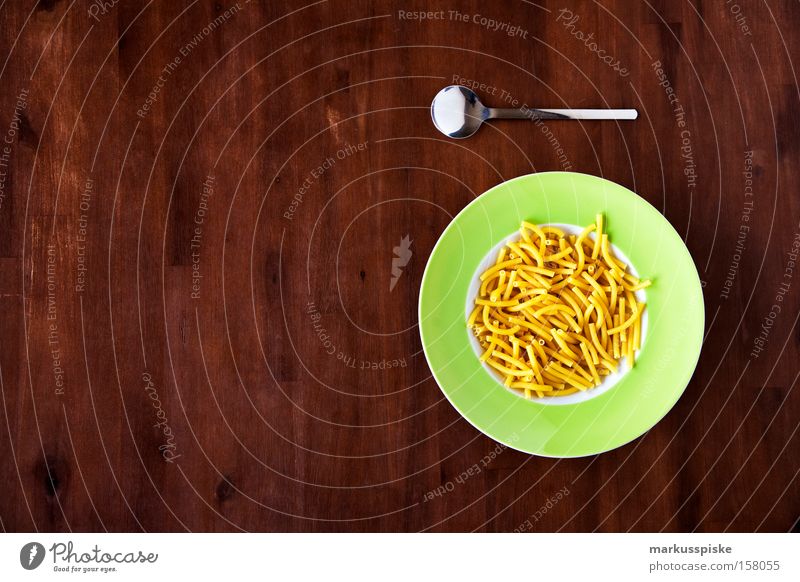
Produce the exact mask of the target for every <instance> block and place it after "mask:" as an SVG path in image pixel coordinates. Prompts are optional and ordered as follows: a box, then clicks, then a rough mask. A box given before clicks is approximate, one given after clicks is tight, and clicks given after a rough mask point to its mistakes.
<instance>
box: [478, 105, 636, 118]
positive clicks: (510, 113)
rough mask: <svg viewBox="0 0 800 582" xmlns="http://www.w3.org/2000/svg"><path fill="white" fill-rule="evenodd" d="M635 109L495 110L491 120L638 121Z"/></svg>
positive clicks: (491, 109) (492, 112)
mask: <svg viewBox="0 0 800 582" xmlns="http://www.w3.org/2000/svg"><path fill="white" fill-rule="evenodd" d="M638 116H639V112H638V111H636V110H635V109H495V108H489V119H530V120H535V119H636V118H637V117H638Z"/></svg>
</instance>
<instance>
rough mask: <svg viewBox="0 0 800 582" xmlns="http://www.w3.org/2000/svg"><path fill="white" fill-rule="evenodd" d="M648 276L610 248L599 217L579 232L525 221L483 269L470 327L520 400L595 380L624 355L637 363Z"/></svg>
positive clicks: (487, 357) (486, 358)
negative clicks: (641, 296)
mask: <svg viewBox="0 0 800 582" xmlns="http://www.w3.org/2000/svg"><path fill="white" fill-rule="evenodd" d="M650 284H651V282H650V281H649V280H640V279H639V278H638V277H636V276H635V275H633V274H632V273H629V272H628V265H626V264H625V263H624V261H622V260H620V259H619V258H618V257H616V256H614V251H613V249H612V247H611V241H610V240H609V237H608V233H607V232H605V224H604V220H603V216H602V215H597V217H596V219H595V222H594V223H593V224H590V225H589V226H587V227H586V228H584V229H583V230H582V231H581V233H580V234H579V235H577V236H575V235H567V234H566V233H564V232H563V231H562V230H561V229H559V228H557V227H555V226H550V225H542V226H539V225H536V224H533V223H530V222H523V223H522V225H521V227H520V239H519V240H516V241H512V242H509V243H507V244H506V245H505V246H504V247H503V248H502V249H501V250H500V252H499V253H498V255H497V258H496V260H495V261H494V264H493V265H492V266H491V267H489V268H488V269H487V270H486V271H485V272H484V273H482V274H481V276H480V288H479V291H478V296H477V297H475V307H474V309H473V310H472V311H471V312H470V315H469V317H468V319H467V327H468V328H470V331H471V333H472V334H474V335H475V337H476V338H477V339H478V342H479V344H480V345H481V348H482V349H483V354H482V355H481V357H480V360H481V361H482V362H485V363H486V364H487V365H489V366H490V367H491V368H492V369H493V370H495V371H496V372H497V373H499V374H500V376H501V378H502V381H503V384H504V385H505V386H507V387H509V388H511V389H512V390H516V391H518V392H519V393H520V394H521V395H523V396H525V397H526V398H534V397H537V398H541V397H553V396H566V395H568V394H575V393H577V392H583V391H586V390H590V389H592V388H595V387H597V386H599V385H600V384H601V383H602V382H603V380H604V378H605V377H606V376H608V375H609V374H610V373H612V372H615V371H616V370H617V369H618V365H619V362H620V361H621V360H622V359H623V358H625V359H626V360H627V363H628V365H629V366H634V365H635V359H636V355H637V352H638V351H639V350H640V348H641V345H640V344H641V339H642V314H643V313H644V309H645V303H643V302H640V301H638V299H637V297H636V295H635V293H636V291H638V290H640V289H644V288H646V287H648V286H649V285H650Z"/></svg>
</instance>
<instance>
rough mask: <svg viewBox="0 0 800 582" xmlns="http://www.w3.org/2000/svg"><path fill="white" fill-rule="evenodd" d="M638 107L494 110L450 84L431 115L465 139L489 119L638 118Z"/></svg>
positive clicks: (440, 125)
mask: <svg viewBox="0 0 800 582" xmlns="http://www.w3.org/2000/svg"><path fill="white" fill-rule="evenodd" d="M638 116H639V113H638V112H637V111H636V110H635V109H528V108H522V109H495V108H492V107H486V106H485V105H484V104H483V103H481V100H480V99H478V96H477V95H476V94H475V92H474V91H472V90H471V89H469V88H467V87H464V86H462V85H450V86H449V87H445V88H444V89H442V90H441V91H439V92H438V93H437V94H436V97H434V98H433V103H431V117H432V118H433V124H434V125H435V126H436V129H438V130H439V131H441V132H442V133H443V134H445V135H446V136H448V137H454V138H458V139H461V138H465V137H469V136H471V135H472V134H473V133H475V132H476V131H478V128H479V127H480V126H481V124H482V123H483V122H484V121H487V120H489V119H530V120H534V119H636V118H637V117H638Z"/></svg>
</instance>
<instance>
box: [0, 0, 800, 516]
mask: <svg viewBox="0 0 800 582" xmlns="http://www.w3.org/2000/svg"><path fill="white" fill-rule="evenodd" d="M112 4H113V6H111V5H112ZM102 6H103V3H100V2H89V1H86V0H79V1H77V2H74V3H73V2H66V1H58V0H49V1H39V2H34V1H31V0H24V1H23V0H20V1H14V2H5V3H2V4H0V30H2V34H0V61H1V62H2V63H3V64H2V65H0V79H1V80H2V86H3V91H2V92H1V93H0V139H2V140H4V141H3V143H2V144H0V147H3V148H5V149H0V155H2V160H1V161H2V165H0V171H2V176H0V177H2V182H1V183H0V184H1V185H0V187H1V188H2V190H0V194H1V195H2V198H1V200H2V204H0V304H2V308H1V309H0V346H1V348H0V388H2V391H1V394H0V395H1V396H2V408H3V413H2V415H1V416H0V484H1V485H2V491H3V493H4V494H3V495H2V496H0V523H1V524H2V527H3V529H4V530H5V531H34V530H36V531H105V530H108V531H184V530H191V531H238V530H247V531H418V530H432V531H471V530H479V531H512V530H533V531H555V530H561V531H595V530H598V531H628V530H633V531H658V530H666V531H693V530H697V531H723V530H726V531H788V530H791V529H792V528H795V529H796V528H797V525H796V523H797V519H798V515H799V514H800V497H799V496H798V495H797V486H798V471H800V455H799V454H798V450H800V447H799V446H798V445H800V437H798V434H797V432H798V431H797V429H798V421H797V419H798V417H799V416H800V397H798V393H797V390H798V373H799V372H800V367H798V356H800V333H798V325H797V323H798V321H797V320H798V313H799V312H800V310H799V309H798V308H799V307H800V272H798V269H797V266H796V263H795V262H793V261H795V260H796V257H795V258H792V257H794V255H793V254H792V248H793V247H792V245H793V243H794V244H797V243H796V242H795V241H800V238H798V237H800V198H799V197H798V196H797V192H796V189H797V184H798V183H800V169H798V168H799V166H798V164H797V163H796V161H797V159H798V153H800V152H799V151H798V144H800V130H799V129H798V127H800V114H798V111H800V107H799V105H800V103H799V101H800V85H798V79H797V67H796V62H795V61H796V57H797V55H799V54H800V33H798V28H799V26H798V25H800V5H798V4H797V3H796V2H789V1H784V2H755V1H748V0H738V4H736V7H737V8H736V9H734V8H733V7H732V5H731V4H730V3H720V2H666V1H663V2H662V1H658V2H654V1H652V0H650V1H649V2H641V3H639V2H622V1H611V2H603V3H592V2H576V3H571V2H564V3H550V2H536V3H534V2H522V1H508V2H492V3H485V2H484V3H479V2H474V1H468V0H451V1H449V2H438V1H432V2H421V1H420V2H396V1H377V2H367V1H363V0H362V1H357V2H351V1H347V2H345V1H344V0H323V1H319V2H310V1H309V2H299V1H298V2H269V1H263V2H259V1H256V0H251V1H249V2H247V1H246V0H239V2H238V3H235V2H232V1H231V0H219V1H218V2H209V1H206V0H197V1H181V2H167V1H166V0H156V1H154V2H137V1H133V0H121V1H119V2H107V3H105V7H102ZM420 10H426V11H434V12H435V14H433V15H432V18H430V19H424V20H420V19H418V18H415V17H414V15H409V14H410V13H412V12H414V11H420ZM451 11H454V12H455V11H457V12H458V14H454V12H451ZM437 15H438V16H437ZM439 16H440V17H439ZM576 16H577V17H578V18H577V19H575V17H576ZM490 21H491V22H490ZM512 27H517V28H515V29H513V28H512ZM512 30H513V33H512ZM589 35H592V36H591V37H589ZM600 51H603V52H600ZM603 59H605V60H603ZM606 61H611V63H612V64H611V65H609V64H608V63H607V62H606ZM654 63H656V64H655V65H654ZM658 63H660V66H659V65H658ZM614 65H617V66H616V67H615V66H614ZM615 68H616V69H617V70H615ZM622 69H624V70H625V71H624V72H625V74H622ZM660 70H661V71H663V74H661V73H660V72H659V71H660ZM454 81H456V82H461V83H468V82H474V83H477V84H478V85H480V84H484V87H483V88H482V89H481V90H480V91H481V94H482V95H483V97H484V99H485V101H486V102H487V104H490V105H497V106H501V105H503V104H504V103H506V101H507V99H506V97H508V99H510V100H514V99H516V100H518V101H519V102H520V103H526V104H528V105H537V106H542V107H547V106H549V107H636V108H638V109H639V110H640V112H641V116H640V118H639V120H637V121H636V122H634V123H624V124H616V123H591V122H589V123H585V124H582V123H551V124H550V125H545V126H541V127H540V126H534V125H532V124H527V123H522V122H505V123H496V124H492V125H489V126H486V127H484V128H482V129H481V131H480V132H479V133H478V134H477V135H476V136H475V137H474V138H472V139H470V140H468V141H463V142H453V141H448V140H445V139H443V138H442V137H441V136H440V135H439V134H437V133H436V132H435V130H434V128H433V126H432V124H431V123H430V118H429V115H428V110H427V108H428V105H429V103H430V100H431V98H432V96H433V95H434V94H435V93H436V91H438V90H439V88H441V87H442V86H444V85H446V84H450V83H452V82H454ZM669 91H672V93H670V92H669ZM565 168H566V169H569V170H571V171H578V172H587V173H590V174H597V175H602V176H604V177H606V178H608V179H611V180H614V181H617V182H619V183H621V184H623V185H625V186H628V187H629V188H631V189H633V190H635V191H636V192H637V193H638V194H639V195H640V196H642V197H643V198H645V199H647V200H648V201H649V202H651V203H652V204H653V205H655V206H656V207H657V208H658V209H659V210H660V211H661V212H662V213H663V214H664V215H665V216H666V217H667V218H668V219H669V221H670V222H671V223H672V224H673V225H674V226H675V228H676V229H677V231H678V232H679V233H680V234H681V236H682V237H683V238H684V239H685V241H686V244H687V246H688V248H689V250H690V251H691V253H692V256H693V257H694V260H695V262H696V264H697V267H698V270H699V272H700V274H701V278H702V279H703V283H704V292H705V303H706V313H707V321H706V330H707V336H706V340H705V343H704V349H703V354H702V357H701V360H700V363H699V365H698V367H697V371H696V373H695V376H694V378H693V380H692V382H691V384H690V385H689V387H688V389H687V390H686V393H685V395H684V396H683V397H682V398H681V400H680V401H679V402H678V404H677V406H676V407H675V408H674V409H673V410H672V411H671V412H670V413H669V414H668V415H667V416H666V417H665V418H664V419H663V420H662V421H661V422H660V423H659V424H658V425H657V426H656V427H655V428H653V429H652V430H651V431H650V432H649V433H648V434H646V435H645V436H643V437H642V438H640V439H638V440H636V441H634V442H633V443H630V444H629V445H627V446H624V447H622V448H620V449H618V450H615V451H612V452H609V453H607V454H603V455H600V456H597V457H592V458H584V459H574V460H557V459H545V458H536V457H530V456H527V455H524V454H522V453H519V452H516V451H513V450H504V449H502V448H500V449H498V448H496V447H497V445H496V444H495V443H494V442H493V441H491V440H490V439H488V438H486V437H484V436H483V435H481V434H479V433H478V432H476V431H475V430H474V429H473V428H472V427H471V426H470V425H469V424H468V423H467V422H466V421H464V420H463V419H461V418H460V416H459V415H458V414H457V412H456V411H455V410H454V409H453V408H452V407H451V406H450V405H449V404H448V402H447V401H446V400H445V399H444V398H443V396H442V394H441V392H440V391H439V389H438V387H437V386H436V383H435V382H434V380H433V379H432V377H431V374H430V370H429V369H428V367H427V365H426V362H425V358H424V356H423V354H422V352H421V345H420V341H419V336H418V330H417V326H416V322H417V315H416V314H417V299H418V292H419V285H420V279H421V276H422V272H423V269H424V266H425V262H426V260H427V257H428V255H429V253H430V251H431V249H432V248H433V246H434V244H435V243H436V240H437V238H438V236H439V235H440V234H441V232H442V231H443V230H444V228H445V227H446V225H447V224H448V222H449V221H450V220H451V218H452V217H453V216H454V215H455V214H457V213H458V212H459V210H461V209H462V208H463V207H464V206H465V205H466V204H467V203H469V202H470V201H471V200H472V199H473V198H474V197H476V196H478V195H480V193H481V192H483V191H485V190H486V189H488V188H490V187H491V186H493V185H495V184H497V183H499V182H501V181H502V180H505V179H508V178H511V177H514V176H518V175H521V174H526V173H530V172H538V171H545V170H558V169H565ZM748 180H750V181H751V184H748ZM748 188H750V189H748ZM406 236H407V237H409V239H410V240H411V241H412V242H411V247H410V248H411V252H412V256H411V258H410V260H409V261H408V263H407V265H405V266H404V267H402V269H401V271H400V273H399V275H397V273H396V272H395V276H397V279H396V282H395V283H394V286H393V287H392V276H393V273H392V267H393V257H394V256H395V255H394V252H393V249H394V247H396V246H398V245H400V241H401V240H402V239H403V237H406ZM795 250H796V247H795ZM782 284H783V286H781V285H782ZM773 305H776V306H778V308H779V310H780V311H779V312H776V310H775V309H774V308H773V307H772V306H773ZM771 311H773V312H775V313H774V314H773V316H770V312H771ZM759 338H761V339H759ZM755 348H759V349H761V351H760V352H757V353H755V355H754V350H755ZM487 455H488V456H489V458H490V461H489V462H487V463H482V460H483V459H485V458H486V457H487ZM476 464H477V466H478V468H479V471H477V472H475V471H473V474H472V475H469V476H468V478H463V474H464V473H465V472H468V471H469V470H470V468H472V467H474V466H476ZM437 491H439V492H441V491H444V493H442V494H436V493H435V492H437ZM559 492H560V493H559ZM550 498H556V501H555V502H552V501H548V500H549V499H550Z"/></svg>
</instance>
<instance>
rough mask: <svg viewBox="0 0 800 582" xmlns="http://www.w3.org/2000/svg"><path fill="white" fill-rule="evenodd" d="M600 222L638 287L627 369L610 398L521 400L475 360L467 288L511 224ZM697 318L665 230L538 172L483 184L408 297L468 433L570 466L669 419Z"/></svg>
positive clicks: (699, 302) (696, 341)
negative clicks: (638, 329) (642, 326)
mask: <svg viewBox="0 0 800 582" xmlns="http://www.w3.org/2000/svg"><path fill="white" fill-rule="evenodd" d="M598 213H603V214H604V215H605V221H606V231H607V232H608V234H609V238H610V240H611V242H612V243H613V244H614V246H616V247H617V248H618V249H620V250H621V251H622V252H623V253H624V255H626V256H627V258H628V259H629V260H630V262H631V264H632V266H633V267H634V268H635V269H636V271H638V273H639V275H640V276H642V277H645V278H649V279H652V281H653V285H652V286H651V287H649V288H648V289H647V317H648V321H647V331H646V333H645V334H644V336H643V343H642V349H641V352H640V353H639V356H638V358H637V360H636V365H635V366H634V368H633V369H632V370H630V371H628V372H627V373H626V374H625V375H624V376H622V378H621V379H619V381H618V382H617V383H616V384H615V385H614V386H613V387H611V388H610V389H608V390H606V391H603V390H602V386H600V387H599V388H597V389H595V390H597V394H596V396H594V397H592V398H589V399H588V400H584V401H581V402H573V403H568V404H557V405H556V404H553V403H552V402H553V401H554V400H556V399H548V400H549V401H550V402H549V403H547V402H545V401H537V400H526V399H524V398H522V397H520V396H517V395H516V394H514V393H512V392H511V391H509V390H507V389H506V388H504V387H503V386H501V385H500V384H499V383H498V381H497V380H496V379H495V378H494V377H493V376H492V375H491V373H490V372H488V371H487V370H486V369H485V368H484V367H483V366H482V365H481V363H480V362H479V361H478V357H477V356H476V354H475V351H474V350H473V347H472V345H471V342H470V339H469V336H468V332H467V328H466V319H465V310H466V305H467V302H468V301H471V300H472V299H473V298H472V297H469V298H468V296H467V295H468V291H469V287H470V283H471V281H472V279H473V278H474V277H475V276H476V271H477V269H478V267H479V265H480V263H481V262H482V261H484V259H485V257H486V255H487V254H488V253H489V251H491V250H492V249H493V248H494V247H495V246H496V245H497V244H499V243H500V242H501V241H502V240H503V239H505V238H506V237H508V235H510V234H511V233H513V232H515V231H517V229H518V228H519V224H520V221H522V220H528V221H530V222H534V223H538V224H544V223H566V224H574V225H579V226H580V225H584V226H585V225H587V224H590V223H592V222H593V221H594V217H595V215H596V214H598ZM704 319H705V312H704V307H703V293H702V290H701V287H700V278H699V277H698V275H697V269H696V268H695V266H694V262H693V261H692V257H691V255H690V254H689V251H688V250H687V249H686V246H685V245H684V244H683V241H682V240H681V237H680V235H678V233H677V232H675V229H674V228H672V225H670V223H669V222H668V221H667V220H666V219H665V218H664V217H663V216H662V215H661V214H660V213H659V212H658V211H657V210H656V209H655V208H653V206H651V205H650V204H648V203H647V202H646V201H645V200H644V199H642V198H640V197H639V196H637V195H636V194H634V193H633V192H631V191H630V190H628V189H627V188H624V187H622V186H620V185H619V184H615V183H613V182H609V181H608V180H604V179H602V178H598V177H596V176H589V175H586V174H576V173H570V172H543V173H539V174H530V175H527V176H521V177H519V178H515V179H513V180H509V181H508V182H504V183H502V184H500V185H498V186H495V187H494V188H492V189H491V190H489V191H488V192H486V193H485V194H483V195H482V196H480V197H479V198H477V199H476V200H474V201H473V202H472V203H470V204H469V205H468V206H467V207H466V208H464V210H462V211H461V212H460V213H459V215H458V216H456V217H455V219H454V220H453V222H451V223H450V225H449V226H448V227H447V228H446V229H445V231H444V233H442V236H441V238H440V239H439V241H438V242H437V243H436V246H435V247H434V249H433V252H432V253H431V256H430V258H429V259H428V265H427V266H426V267H425V273H424V275H423V277H422V288H421V290H420V298H419V323H420V336H421V338H422V346H423V348H424V350H425V356H426V357H427V359H428V365H429V366H430V368H431V371H432V372H433V376H434V378H436V381H437V383H438V384H439V387H440V388H441V389H442V392H443V393H444V395H445V396H446V397H447V399H448V400H449V401H450V402H451V404H452V405H453V406H454V407H455V408H456V410H458V412H459V413H460V414H461V415H462V416H463V417H464V418H465V419H466V420H468V421H469V422H470V423H471V424H472V425H473V426H475V428H477V429H478V430H480V431H481V432H483V433H484V434H486V435H487V436H489V437H491V438H493V439H494V440H496V441H499V442H501V443H503V444H506V445H508V446H510V447H512V448H515V449H518V450H520V451H524V452H527V453H532V454H535V455H541V456H547V457H581V456H585V455H593V454H597V453H602V452H604V451H608V450H611V449H614V448H616V447H619V446H621V445H624V444H625V443H628V442H630V441H632V440H633V439H635V438H637V437H639V436H641V435H642V434H644V433H645V432H647V431H648V430H649V429H650V428H652V427H653V426H654V425H655V424H656V423H657V422H658V421H659V420H660V419H661V418H663V417H664V415H666V414H667V412H669V410H670V409H671V408H672V406H673V405H674V404H675V402H677V400H678V398H680V395H681V394H682V393H683V391H684V389H685V388H686V385H687V384H688V383H689V380H690V378H691V377H692V373H693V372H694V368H695V365H696V364H697V359H698V357H699V355H700V347H701V344H702V341H703V328H704Z"/></svg>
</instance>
